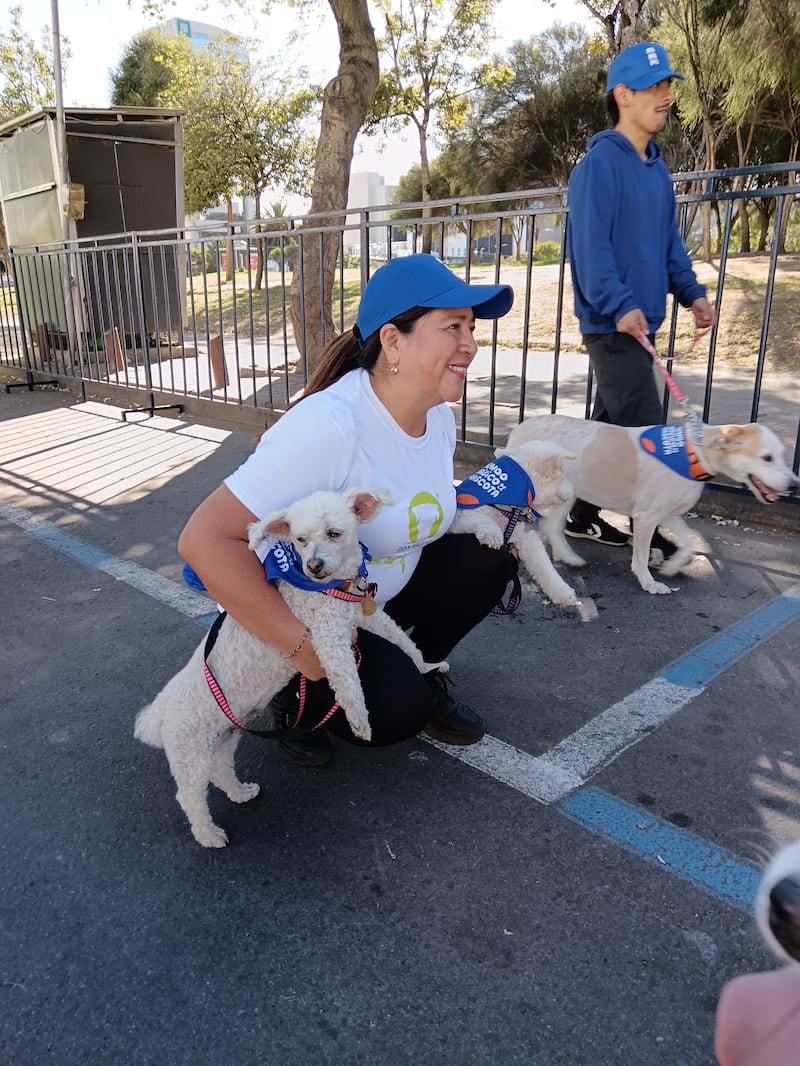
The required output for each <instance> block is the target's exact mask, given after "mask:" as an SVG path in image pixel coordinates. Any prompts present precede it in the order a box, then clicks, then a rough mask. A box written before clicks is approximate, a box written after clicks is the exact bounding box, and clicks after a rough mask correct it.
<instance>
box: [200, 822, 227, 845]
mask: <svg viewBox="0 0 800 1066" xmlns="http://www.w3.org/2000/svg"><path fill="white" fill-rule="evenodd" d="M192 836H193V837H194V839H195V840H196V841H197V843H198V844H202V845H203V847H204V848H224V847H226V846H227V844H228V834H227V833H226V832H225V830H224V829H220V827H219V826H218V825H214V823H213V822H212V823H211V825H209V826H205V827H204V828H203V829H196V828H195V827H194V826H192Z"/></svg>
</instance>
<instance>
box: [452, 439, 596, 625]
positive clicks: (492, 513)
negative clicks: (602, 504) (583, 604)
mask: <svg viewBox="0 0 800 1066" xmlns="http://www.w3.org/2000/svg"><path fill="white" fill-rule="evenodd" d="M495 456H496V458H498V459H500V458H501V457H502V456H508V457H509V458H510V459H513V460H514V462H515V463H518V464H519V466H521V467H522V469H523V470H524V471H525V473H526V474H527V475H528V477H529V478H530V480H531V482H532V483H533V487H534V490H535V495H534V497H533V500H532V504H533V507H535V509H536V511H538V512H540V513H544V512H546V511H547V510H548V509H549V508H551V507H555V506H560V505H564V504H565V503H567V502H568V501H571V500H572V499H574V496H575V491H574V489H573V487H572V485H571V484H570V482H569V481H568V479H567V477H566V476H565V474H564V461H565V460H566V459H574V458H575V456H574V455H573V454H572V453H571V452H568V451H565V450H564V448H563V447H562V446H561V445H559V444H550V443H548V442H546V441H531V442H528V443H523V444H520V445H518V446H516V447H509V448H498V449H497V450H496V451H495ZM491 468H492V464H489V467H487V468H484V469H487V470H488V471H489V476H491ZM478 473H479V474H480V473H481V471H479V472H478ZM473 476H474V475H473ZM501 476H502V475H501ZM465 484H468V482H465ZM500 499H501V500H502V497H501V498H500ZM510 504H511V501H507V500H502V504H501V505H500V506H502V507H504V508H507V507H508V506H510ZM508 525H509V514H508V513H507V510H501V509H499V506H498V505H492V504H485V505H484V506H482V507H474V508H472V507H471V508H464V507H459V509H458V511H457V513H456V518H455V521H454V522H453V525H452V526H451V527H450V532H451V533H474V534H475V536H476V537H477V538H478V540H479V541H480V542H481V544H486V545H488V546H489V547H490V548H502V546H503V543H504V541H505V535H506V530H507V528H508ZM508 543H509V544H511V545H513V546H514V547H515V548H516V549H517V551H518V553H519V558H520V561H521V562H522V564H523V566H524V567H525V569H526V570H527V571H528V573H529V574H530V576H531V577H532V578H533V580H534V581H535V582H536V583H537V585H538V586H539V588H541V590H542V592H543V593H544V594H545V596H548V597H549V598H550V599H551V600H552V601H553V603H557V604H559V605H561V606H565V607H566V606H570V605H574V604H575V603H577V602H578V599H577V596H576V594H575V590H574V589H573V588H571V587H570V586H569V585H568V584H567V582H566V581H564V579H563V578H562V577H561V575H560V574H559V573H558V571H557V570H556V568H555V567H554V566H553V563H552V561H551V559H550V556H549V555H548V554H547V550H546V548H545V546H544V543H543V542H542V540H541V538H540V537H539V534H538V533H537V531H536V525H535V524H533V523H531V522H526V521H517V522H516V524H515V525H514V527H513V532H512V533H511V535H510V536H509V537H508Z"/></svg>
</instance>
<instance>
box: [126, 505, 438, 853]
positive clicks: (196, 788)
mask: <svg viewBox="0 0 800 1066" xmlns="http://www.w3.org/2000/svg"><path fill="white" fill-rule="evenodd" d="M391 502H392V498H391V496H390V494H389V493H388V492H382V491H378V492H371V491H368V490H360V489H351V490H350V491H349V492H345V493H335V492H315V493H313V494H312V495H311V496H307V497H306V498H304V499H302V500H299V501H298V502H296V503H293V504H291V505H290V506H289V507H287V508H285V509H284V510H281V511H275V512H274V513H272V514H270V515H268V516H267V517H266V518H264V519H263V520H262V521H260V522H257V523H253V525H251V526H250V528H249V530H248V532H249V534H250V540H249V546H250V548H251V549H253V550H255V549H256V548H257V547H258V546H259V545H260V544H261V543H262V541H264V540H265V539H266V538H267V537H270V538H273V539H274V540H278V541H291V542H292V544H294V547H295V550H296V552H297V554H298V555H299V557H300V560H301V563H302V571H303V574H304V575H305V577H306V578H307V579H309V580H311V581H313V582H318V583H319V584H320V585H321V586H324V585H329V584H331V583H332V582H341V583H342V584H348V585H349V584H351V583H354V582H355V581H356V579H357V578H358V577H359V572H360V569H361V568H362V567H363V552H362V549H361V545H360V544H359V539H358V529H359V524H360V523H362V522H369V521H370V520H371V519H373V518H374V517H375V515H376V514H377V513H378V511H379V510H380V508H381V507H383V506H385V505H387V504H390V503H391ZM278 588H279V590H280V592H281V595H282V596H283V597H284V599H285V600H286V602H287V603H288V604H289V606H290V607H291V609H292V611H293V612H294V614H295V615H297V617H298V618H299V619H300V621H301V622H303V624H304V625H306V626H308V627H309V629H310V630H311V633H310V636H309V638H308V639H310V640H311V642H312V644H313V646H314V650H315V652H316V653H317V656H318V658H319V661H320V663H321V664H322V667H323V669H324V670H325V674H326V675H327V679H328V682H329V683H330V686H331V688H332V689H333V691H334V693H335V695H336V699H337V701H338V702H339V703H340V704H341V706H342V709H343V710H344V712H345V714H346V716H347V720H348V722H349V723H350V727H351V728H352V730H353V732H354V733H355V735H356V736H358V737H361V738H362V739H364V740H369V739H370V736H371V733H370V727H369V719H368V714H367V708H366V705H365V703H364V693H363V691H362V689H361V683H360V681H359V677H358V668H357V665H356V660H355V657H354V654H353V649H352V646H351V637H352V632H353V630H354V629H355V628H361V629H366V630H369V631H370V632H372V633H375V634H377V635H378V636H381V637H384V638H385V639H387V640H390V641H392V642H393V643H394V644H396V645H398V647H400V648H401V649H402V650H403V651H404V652H405V653H406V655H408V656H409V658H410V659H411V660H412V661H413V662H414V665H415V666H416V667H417V669H418V670H420V672H422V670H423V668H424V665H425V664H424V662H423V659H422V656H421V655H420V653H419V651H418V650H417V648H416V646H415V645H414V643H413V642H412V641H411V639H410V638H409V637H408V636H407V635H406V634H405V633H404V632H403V630H402V629H400V627H399V626H398V625H396V624H395V623H394V622H393V621H392V619H391V618H390V617H389V616H388V615H387V614H386V613H385V611H383V610H381V608H380V607H376V605H375V603H374V601H372V600H369V601H368V603H367V606H368V608H369V613H368V612H367V610H365V609H364V607H363V605H364V603H365V602H366V601H365V599H364V598H362V599H360V600H353V601H350V600H344V599H340V598H338V597H336V596H332V595H326V594H325V593H324V592H322V591H317V590H312V591H308V590H307V589H303V588H298V587H296V586H295V585H292V584H289V583H288V582H286V581H278ZM205 645H206V641H205V639H204V640H203V642H202V643H201V644H200V645H199V647H198V648H197V649H196V651H195V653H194V655H193V656H192V658H191V659H190V660H189V662H188V663H187V664H186V666H184V668H183V669H182V670H181V671H180V672H179V673H178V674H176V675H175V677H173V678H172V680H171V681H168V682H167V684H166V685H165V686H164V688H163V689H162V690H161V692H160V693H159V694H158V695H157V696H156V698H155V700H153V702H152V703H151V704H150V705H149V706H147V707H145V708H144V709H143V710H141V711H140V712H139V714H138V715H137V718H136V725H135V728H134V736H135V737H136V738H137V739H138V740H141V741H142V742H143V743H145V744H150V745H152V746H153V747H157V748H163V749H164V752H165V754H166V756H167V760H168V762H169V768H170V770H171V771H172V776H173V777H174V778H175V782H176V784H177V786H178V792H177V797H176V798H177V800H178V803H179V804H180V806H181V807H182V808H183V811H184V813H185V814H186V817H187V818H188V819H189V825H190V827H191V830H192V833H193V835H194V838H195V840H197V842H198V843H199V844H202V845H203V846H204V847H207V848H222V847H225V845H226V844H227V842H228V838H227V835H226V833H225V831H224V830H223V829H221V828H220V827H219V826H218V825H215V824H214V822H213V820H212V818H211V813H210V811H209V809H208V797H207V792H208V785H209V783H211V784H213V785H216V786H217V788H220V789H222V791H223V792H224V793H225V794H226V795H227V797H228V798H229V799H231V800H233V802H234V803H246V802H247V801H248V800H251V799H253V798H254V797H255V796H257V795H258V792H259V786H258V785H257V784H252V783H244V782H242V781H240V780H239V779H238V777H237V776H236V770H235V768H234V756H235V753H236V747H237V745H238V743H239V740H240V738H241V735H242V732H241V730H240V729H238V728H237V727H236V726H234V725H232V724H231V722H230V721H229V719H228V718H227V717H226V715H225V713H224V712H223V710H222V709H221V707H220V705H219V704H218V703H217V700H216V698H215V696H214V695H213V694H212V692H211V689H210V688H209V685H208V682H207V680H206V677H205V673H204V661H205ZM209 667H210V668H211V670H212V673H213V675H214V677H215V678H216V680H217V682H218V683H219V687H220V689H221V690H222V693H223V694H224V696H225V698H226V699H227V702H228V704H229V706H230V709H231V710H232V712H233V714H234V715H235V717H236V719H237V720H238V721H239V722H241V723H242V724H243V725H247V723H248V721H251V720H252V719H253V718H254V717H255V716H256V715H257V714H258V713H259V712H260V711H262V710H263V709H264V708H265V707H266V706H267V705H268V704H269V702H270V700H271V699H272V697H273V696H274V695H275V694H276V693H277V692H279V691H280V690H281V689H282V688H283V687H284V686H285V685H286V684H287V683H288V682H289V681H291V679H292V678H293V677H294V676H295V674H296V673H297V670H296V668H295V666H294V664H293V662H292V660H290V659H288V658H286V657H284V656H283V655H282V654H281V653H280V652H279V651H278V649H277V648H274V647H273V646H272V645H270V644H266V643H265V642H264V641H262V640H260V639H259V638H258V637H256V636H255V635H254V634H252V633H251V632H249V630H247V629H245V628H244V627H243V626H240V625H239V623H238V622H236V621H235V619H233V618H231V617H230V615H227V616H226V617H225V619H224V620H223V622H222V625H221V628H220V630H219V635H218V638H217V641H216V643H215V644H214V648H213V661H212V662H209ZM442 668H444V666H443V667H442Z"/></svg>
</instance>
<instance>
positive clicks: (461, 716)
mask: <svg viewBox="0 0 800 1066" xmlns="http://www.w3.org/2000/svg"><path fill="white" fill-rule="evenodd" d="M425 680H426V681H427V682H428V685H429V686H430V690H431V693H432V694H433V714H432V715H431V720H430V721H429V722H428V724H427V725H426V726H425V732H426V733H427V734H428V736H429V737H433V738H434V739H435V740H441V741H442V743H443V744H455V745H465V744H477V742H478V741H479V740H480V739H481V738H482V737H483V735H484V733H485V732H486V727H485V725H484V722H483V719H482V718H481V717H480V715H478V714H476V713H475V711H473V710H472V708H471V707H468V706H467V705H466V703H461V702H460V701H459V700H456V699H453V697H452V696H451V695H450V693H449V692H448V691H447V685H448V682H447V680H446V678H445V675H444V674H443V673H441V672H440V671H439V670H432V671H431V672H430V673H429V674H426V675H425Z"/></svg>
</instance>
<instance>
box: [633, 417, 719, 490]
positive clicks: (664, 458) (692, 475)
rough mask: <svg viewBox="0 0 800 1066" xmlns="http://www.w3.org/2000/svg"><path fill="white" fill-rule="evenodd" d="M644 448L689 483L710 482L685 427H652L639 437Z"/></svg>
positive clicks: (708, 475)
mask: <svg viewBox="0 0 800 1066" xmlns="http://www.w3.org/2000/svg"><path fill="white" fill-rule="evenodd" d="M639 443H640V444H641V446H642V448H644V450H645V451H646V452H647V454H648V455H651V456H652V457H653V458H654V459H658V460H659V462H661V463H664V464H665V466H668V467H669V468H670V470H672V471H674V472H675V473H676V474H680V476H681V477H685V478H688V480H689V481H708V480H709V479H710V478H711V476H712V475H711V474H709V472H708V471H707V470H706V469H705V467H704V466H703V464H702V463H701V461H700V459H699V458H698V455H697V452H696V451H695V449H694V447H693V446H692V442H691V441H690V440H689V439H688V438H687V436H686V429H685V428H684V427H683V426H651V427H650V428H649V429H645V430H643V431H642V433H641V434H640V435H639Z"/></svg>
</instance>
